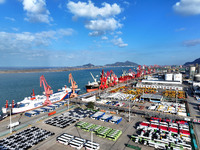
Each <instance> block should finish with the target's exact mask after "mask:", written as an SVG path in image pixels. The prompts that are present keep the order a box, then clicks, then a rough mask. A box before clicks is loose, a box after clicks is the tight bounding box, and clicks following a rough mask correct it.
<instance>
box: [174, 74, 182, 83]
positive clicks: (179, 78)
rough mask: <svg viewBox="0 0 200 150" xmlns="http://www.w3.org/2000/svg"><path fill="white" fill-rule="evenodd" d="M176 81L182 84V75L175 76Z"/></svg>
mask: <svg viewBox="0 0 200 150" xmlns="http://www.w3.org/2000/svg"><path fill="white" fill-rule="evenodd" d="M174 81H178V82H182V74H181V73H179V74H174Z"/></svg>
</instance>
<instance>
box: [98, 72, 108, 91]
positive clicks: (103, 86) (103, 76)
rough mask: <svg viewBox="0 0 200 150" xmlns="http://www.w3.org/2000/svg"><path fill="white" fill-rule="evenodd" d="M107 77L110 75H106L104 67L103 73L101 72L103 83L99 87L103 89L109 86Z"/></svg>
mask: <svg viewBox="0 0 200 150" xmlns="http://www.w3.org/2000/svg"><path fill="white" fill-rule="evenodd" d="M107 77H108V76H105V75H104V70H103V69H102V74H101V78H100V81H101V84H100V86H99V88H100V89H102V90H103V89H106V88H108V85H107V84H106V82H107Z"/></svg>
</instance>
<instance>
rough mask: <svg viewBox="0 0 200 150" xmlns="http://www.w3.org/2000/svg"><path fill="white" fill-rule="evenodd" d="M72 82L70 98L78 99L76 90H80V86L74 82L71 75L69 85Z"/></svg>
mask: <svg viewBox="0 0 200 150" xmlns="http://www.w3.org/2000/svg"><path fill="white" fill-rule="evenodd" d="M70 82H71V85H72V94H71V95H70V97H77V96H78V94H76V92H75V90H76V89H77V88H78V85H76V82H75V81H74V79H73V77H72V74H71V73H70V74H69V83H70Z"/></svg>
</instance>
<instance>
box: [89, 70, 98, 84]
mask: <svg viewBox="0 0 200 150" xmlns="http://www.w3.org/2000/svg"><path fill="white" fill-rule="evenodd" d="M90 74H91V76H92V78H93V80H94V82H97V79H96V78H95V77H94V76H93V74H92V73H91V72H90Z"/></svg>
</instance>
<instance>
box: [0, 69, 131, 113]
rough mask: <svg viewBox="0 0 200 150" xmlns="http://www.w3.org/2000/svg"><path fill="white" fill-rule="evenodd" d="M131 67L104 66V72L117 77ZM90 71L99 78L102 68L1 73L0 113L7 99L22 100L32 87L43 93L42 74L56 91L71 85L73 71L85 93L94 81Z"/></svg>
mask: <svg viewBox="0 0 200 150" xmlns="http://www.w3.org/2000/svg"><path fill="white" fill-rule="evenodd" d="M129 69H132V70H133V67H112V68H104V72H105V73H106V72H107V71H110V70H113V72H114V73H115V74H116V75H117V77H120V75H121V74H122V72H123V71H126V72H128V71H129ZM90 72H91V73H92V74H93V76H94V77H96V78H97V79H98V80H99V78H100V73H101V72H102V69H87V70H76V71H64V72H37V73H8V74H0V113H1V108H2V107H3V106H5V103H6V100H8V102H9V104H11V103H12V100H15V103H16V102H19V101H22V100H23V99H24V98H25V97H28V96H31V94H32V89H34V92H35V95H41V94H42V93H43V91H44V87H43V85H42V87H40V76H41V75H44V77H45V79H46V81H47V83H48V85H50V86H51V89H53V91H54V92H56V91H57V90H58V89H61V88H62V87H63V86H64V85H67V86H68V87H70V86H71V84H70V83H69V81H68V76H69V73H72V76H73V78H74V80H75V81H76V83H77V85H78V88H80V89H81V91H80V92H79V94H83V93H85V92H86V88H85V85H86V84H87V83H88V81H90V82H93V81H94V80H93V78H92V76H91V75H90Z"/></svg>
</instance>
